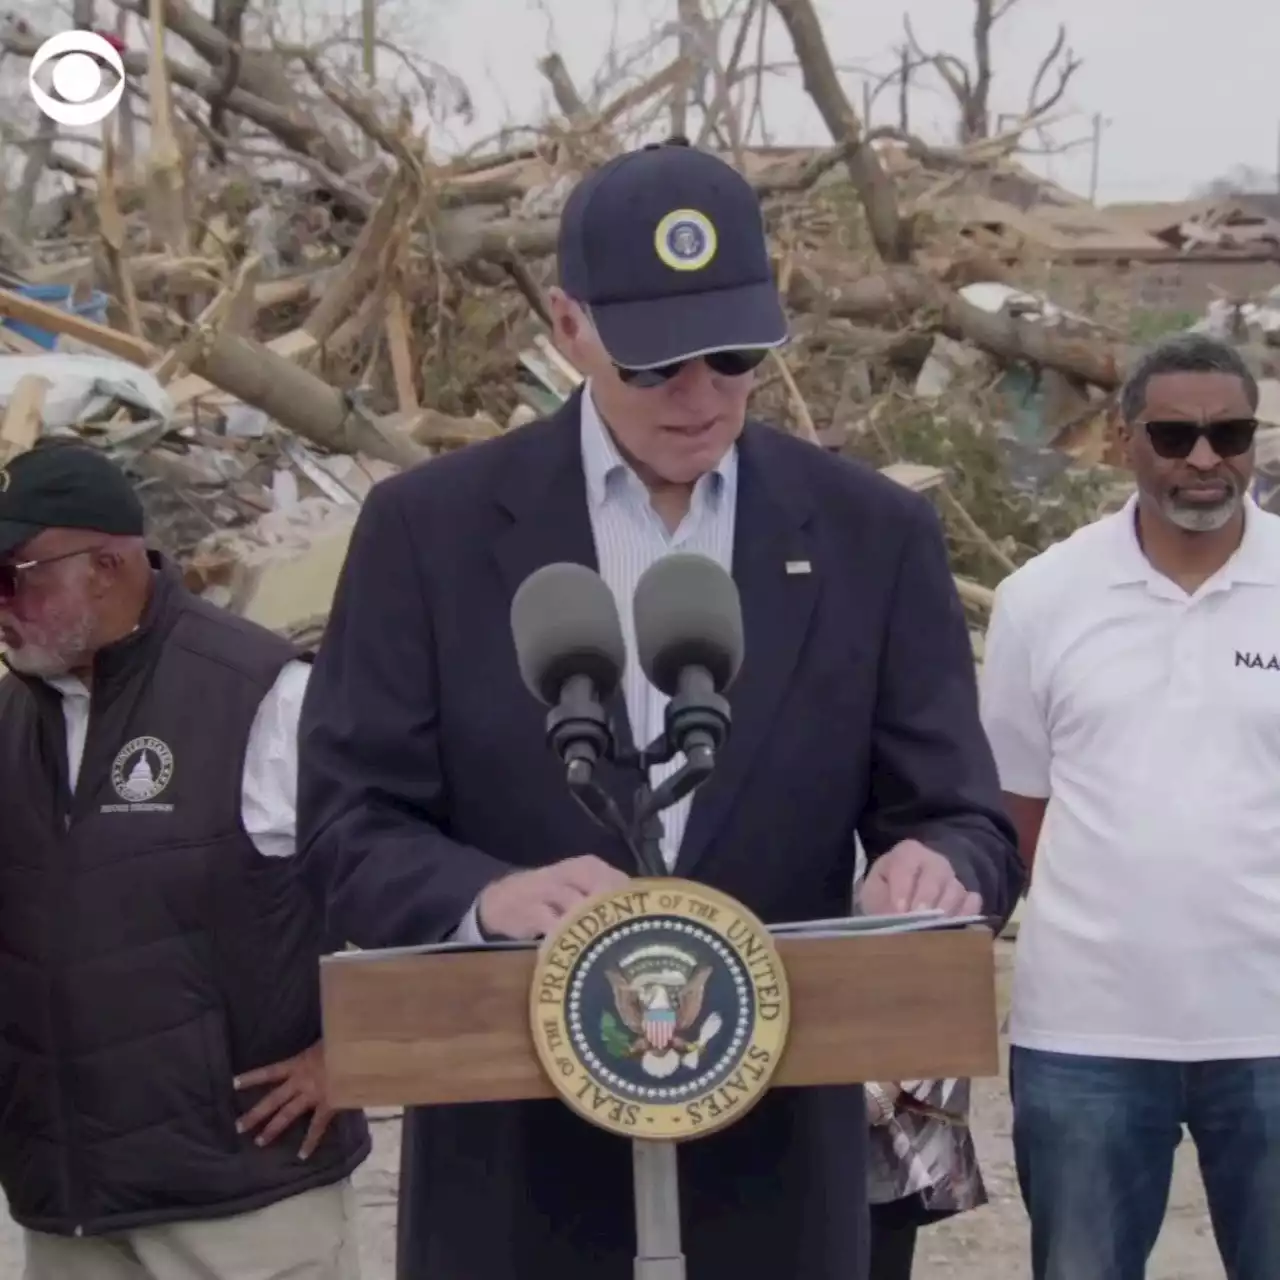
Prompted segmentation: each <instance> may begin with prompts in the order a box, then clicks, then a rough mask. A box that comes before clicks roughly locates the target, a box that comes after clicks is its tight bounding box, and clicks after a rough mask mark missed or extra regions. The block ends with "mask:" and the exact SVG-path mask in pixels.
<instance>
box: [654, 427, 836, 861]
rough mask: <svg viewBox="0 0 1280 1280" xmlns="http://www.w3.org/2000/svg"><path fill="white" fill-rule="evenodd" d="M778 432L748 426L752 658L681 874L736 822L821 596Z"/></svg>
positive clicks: (742, 567)
mask: <svg viewBox="0 0 1280 1280" xmlns="http://www.w3.org/2000/svg"><path fill="white" fill-rule="evenodd" d="M773 431H774V428H772V427H767V426H764V425H762V424H759V423H749V424H748V425H747V429H746V431H744V433H743V436H742V440H741V443H740V446H739V465H738V505H737V514H736V518H735V529H734V542H733V576H734V580H735V582H736V583H737V586H738V593H739V595H740V597H741V600H742V615H743V630H744V635H745V637H746V646H745V656H744V660H743V664H742V669H741V671H740V672H739V674H738V678H737V680H736V681H734V683H733V685H732V687H731V688H730V689H729V692H728V699H729V705H730V708H731V710H732V717H733V719H732V725H731V728H730V730H729V739H728V741H727V743H726V744H725V748H724V750H723V751H722V752H721V754H720V759H719V761H718V763H717V766H716V771H715V773H714V774H713V775H712V777H711V779H710V781H709V782H707V783H706V784H704V786H703V787H701V788H700V789H699V791H698V792H696V793H695V796H694V801H693V806H692V808H691V810H690V813H689V822H688V825H687V827H686V829H685V835H684V839H683V840H682V841H681V845H680V852H679V856H678V857H677V859H676V867H675V870H676V874H677V875H687V874H688V873H689V872H690V870H691V869H692V867H693V866H694V865H695V864H696V863H697V862H698V860H699V859H700V858H701V857H702V855H703V854H704V853H705V851H706V849H707V846H708V845H709V843H710V842H711V841H712V840H713V839H714V838H715V836H716V834H717V832H718V831H719V830H720V827H721V826H722V825H723V823H724V821H725V819H726V818H727V817H728V815H729V812H730V810H731V808H732V806H733V804H734V801H735V800H736V798H737V796H738V793H739V791H740V789H741V788H742V785H743V783H744V781H745V780H746V777H747V773H748V771H749V769H750V767H751V763H752V761H753V759H754V758H755V756H756V754H757V752H758V751H759V750H760V748H761V746H762V745H763V743H764V740H765V737H766V736H767V734H768V732H769V726H770V725H771V724H772V722H773V719H774V716H775V714H776V712H777V709H778V706H779V704H780V703H781V701H782V697H783V694H784V693H785V692H786V689H787V686H788V684H789V683H790V681H791V677H792V673H793V672H794V670H795V667H796V663H797V662H798V660H799V657H800V651H801V649H802V647H803V645H804V641H805V637H806V636H807V635H808V632H809V625H810V621H811V619H812V615H813V608H814V604H815V602H816V601H817V598H818V578H817V573H816V570H817V569H819V568H821V566H818V565H815V564H814V563H813V549H812V545H811V537H810V532H809V529H808V527H807V526H808V520H809V512H810V505H809V499H808V494H807V491H806V489H805V487H804V483H803V479H802V478H801V477H800V476H792V475H791V474H790V473H789V469H788V466H787V463H788V461H789V454H788V448H789V447H790V446H789V445H787V446H786V447H784V448H778V447H777V446H778V445H781V444H783V443H784V442H783V441H781V440H775V439H774V438H773V434H772V433H773ZM788 565H790V566H791V568H792V571H791V572H788ZM806 569H807V571H805V570H806Z"/></svg>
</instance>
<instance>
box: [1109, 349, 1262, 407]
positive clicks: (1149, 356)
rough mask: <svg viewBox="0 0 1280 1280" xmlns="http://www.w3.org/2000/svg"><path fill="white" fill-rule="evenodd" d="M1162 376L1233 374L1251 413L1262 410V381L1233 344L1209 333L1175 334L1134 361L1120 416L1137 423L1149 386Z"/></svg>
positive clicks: (1124, 388)
mask: <svg viewBox="0 0 1280 1280" xmlns="http://www.w3.org/2000/svg"><path fill="white" fill-rule="evenodd" d="M1162 373H1229V374H1233V375H1234V376H1235V377H1237V378H1239V379H1240V381H1241V382H1242V383H1243V384H1244V392H1245V395H1246V396H1247V397H1248V398H1249V411H1250V412H1251V413H1252V412H1255V411H1256V410H1257V408H1258V380H1257V378H1255V377H1254V376H1253V373H1252V371H1251V370H1250V369H1249V366H1248V365H1247V364H1246V363H1245V360H1244V357H1243V356H1242V355H1241V354H1240V352H1239V351H1238V350H1236V348H1235V347H1233V346H1232V345H1231V343H1229V342H1223V341H1222V340H1221V339H1220V338H1213V337H1210V336H1209V335H1208V334H1207V333H1194V332H1191V331H1188V332H1185V333H1175V334H1173V335H1171V336H1170V337H1168V338H1162V339H1161V340H1160V341H1159V342H1157V343H1156V344H1155V345H1154V346H1152V347H1148V348H1147V350H1146V351H1144V352H1143V353H1142V355H1140V356H1139V357H1138V359H1137V360H1135V361H1134V363H1133V366H1132V367H1131V368H1130V370H1129V372H1128V374H1127V375H1126V376H1125V380H1124V385H1123V386H1122V387H1121V388H1120V416H1121V417H1122V418H1123V419H1124V421H1125V422H1127V423H1134V422H1136V421H1137V420H1138V415H1139V414H1141V413H1142V410H1143V408H1144V407H1145V405H1146V403H1147V384H1148V383H1149V382H1150V381H1151V379H1152V378H1155V377H1158V376H1159V375H1160V374H1162Z"/></svg>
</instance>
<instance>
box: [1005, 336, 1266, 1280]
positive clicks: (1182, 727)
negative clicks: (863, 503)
mask: <svg viewBox="0 0 1280 1280" xmlns="http://www.w3.org/2000/svg"><path fill="white" fill-rule="evenodd" d="M1257 404H1258V387H1257V383H1256V382H1255V381H1254V379H1253V377H1252V375H1251V374H1250V372H1249V370H1248V368H1247V367H1246V366H1245V364H1244V363H1243V361H1242V360H1241V359H1240V356H1239V354H1238V353H1237V352H1236V351H1235V350H1234V349H1233V348H1231V347H1229V346H1226V345H1224V344H1222V343H1219V342H1217V341H1214V340H1212V339H1210V338H1208V337H1204V336H1200V335H1191V334H1188V335H1179V336H1178V337H1175V338H1172V339H1168V340H1166V341H1165V342H1164V343H1162V344H1160V345H1159V346H1157V347H1155V348H1154V349H1153V350H1151V351H1150V352H1148V353H1147V354H1146V355H1145V356H1144V357H1143V358H1142V359H1141V360H1139V361H1138V362H1137V364H1136V365H1135V366H1134V368H1133V371H1132V372H1131V374H1130V375H1129V378H1128V381H1127V383H1126V385H1125V387H1124V389H1123V391H1122V393H1121V402H1120V408H1121V414H1122V418H1123V421H1124V426H1123V433H1124V441H1125V446H1126V450H1127V453H1128V458H1129V461H1130V464H1131V466H1132V469H1133V472H1134V475H1135V478H1136V481H1137V492H1136V494H1135V496H1134V497H1133V498H1132V499H1131V500H1130V501H1129V503H1128V504H1127V505H1126V506H1125V508H1124V509H1123V510H1122V511H1121V512H1120V513H1119V514H1117V515H1112V516H1108V517H1106V518H1104V519H1101V520H1099V521H1097V522H1096V523H1094V524H1092V525H1089V526H1088V527H1086V528H1084V529H1082V530H1080V531H1079V532H1078V533H1076V534H1075V535H1073V536H1072V537H1070V538H1068V539H1067V540H1066V541H1065V542H1062V543H1060V544H1059V545H1057V546H1055V547H1052V548H1051V549H1050V550H1048V551H1046V552H1045V553H1044V554H1042V555H1040V556H1037V557H1036V558H1035V559H1034V560H1032V561H1031V562H1030V563H1028V564H1026V565H1024V566H1023V567H1022V568H1021V569H1019V570H1018V572H1016V573H1014V574H1013V575H1012V576H1010V577H1009V578H1008V579H1007V580H1006V581H1005V582H1004V583H1002V584H1001V586H1000V588H999V590H998V592H997V597H996V606H995V611H994V614H993V617H992V620H991V629H990V631H989V633H988V637H987V649H986V658H985V662H984V670H983V679H982V686H983V687H982V698H983V718H984V721H985V725H986V729H987V733H988V736H989V738H990V741H991V745H992V748H993V750H994V753H995V757H996V762H997V765H998V767H999V771H1000V778H1001V786H1002V788H1003V790H1004V791H1005V793H1006V795H1005V798H1006V802H1007V804H1008V806H1009V810H1010V815H1011V816H1012V817H1013V818H1014V820H1015V822H1016V824H1017V826H1018V829H1019V837H1020V844H1021V848H1022V852H1023V856H1024V858H1025V859H1026V861H1027V863H1028V865H1029V867H1031V868H1032V879H1031V888H1030V891H1029V898H1028V902H1027V913H1026V919H1025V921H1024V923H1023V924H1022V927H1021V933H1020V936H1019V940H1018V956H1017V968H1016V976H1015V980H1014V996H1013V1012H1012V1018H1011V1024H1010V1040H1011V1042H1012V1045H1013V1048H1012V1054H1011V1065H1010V1076H1011V1081H1010V1084H1011V1090H1012V1094H1013V1107H1014V1145H1015V1151H1016V1157H1017V1167H1018V1178H1019V1183H1020V1186H1021V1189H1022V1196H1023V1200H1024V1202H1025V1204H1026V1206H1027V1211H1028V1213H1029V1215H1030V1218H1031V1230H1032V1258H1033V1273H1034V1276H1035V1280H1141V1278H1142V1277H1143V1275H1144V1273H1145V1268H1146V1262H1147V1258H1148V1256H1149V1255H1150V1252H1151V1249H1152V1247H1153V1245H1154V1244H1155V1241H1156V1237H1157V1235H1158V1234H1159V1232H1160V1226H1161V1222H1162V1220H1163V1218H1164V1213H1165V1207H1166V1203H1167V1199H1168V1192H1169V1182H1170V1176H1171V1172H1172V1163H1173V1155H1174V1149H1175V1148H1176V1147H1177V1145H1178V1143H1179V1141H1180V1139H1181V1136H1182V1127H1183V1126H1184V1125H1185V1126H1186V1128H1187V1129H1188V1131H1189V1132H1190V1134H1191V1137H1192V1139H1193V1140H1194V1142H1195V1143H1196V1147H1197V1150H1198V1153H1199V1158H1200V1165H1201V1169H1202V1171H1203V1174H1204V1181H1205V1185H1206V1188H1207V1192H1208V1199H1209V1206H1210V1213H1211V1217H1212V1221H1213V1229H1214V1233H1215V1236H1216V1238H1217V1242H1218V1247H1219V1249H1220V1252H1221V1254H1222V1258H1223V1262H1224V1265H1225V1268H1226V1271H1227V1275H1228V1277H1229V1280H1278V1278H1280V519H1278V518H1277V517H1275V516H1272V515H1269V514H1267V513H1265V512H1263V511H1261V510H1260V509H1259V508H1258V507H1257V506H1256V505H1255V504H1254V503H1253V502H1252V501H1251V500H1250V498H1249V497H1248V490H1249V485H1250V480H1251V475H1252V470H1253V439H1254V433H1255V429H1256V423H1255V417H1254V415H1255V413H1256V410H1257Z"/></svg>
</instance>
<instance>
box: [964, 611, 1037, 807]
mask: <svg viewBox="0 0 1280 1280" xmlns="http://www.w3.org/2000/svg"><path fill="white" fill-rule="evenodd" d="M979 692H980V696H981V706H982V725H983V728H984V729H985V730H986V734H987V741H988V742H990V744H991V751H992V754H993V755H994V756H995V761H996V770H997V772H998V773H999V775H1000V787H1001V789H1002V790H1004V791H1007V792H1009V793H1010V794H1012V795H1017V796H1027V797H1028V798H1030V799H1034V800H1047V799H1048V797H1049V772H1050V764H1051V759H1052V753H1051V749H1050V742H1049V727H1048V724H1047V723H1046V719H1045V714H1044V705H1043V699H1042V698H1041V697H1040V695H1039V692H1038V691H1037V689H1036V687H1035V683H1034V679H1033V668H1032V661H1031V647H1030V644H1029V643H1028V638H1027V634H1026V630H1025V629H1024V627H1023V625H1022V620H1021V619H1020V618H1019V617H1017V615H1016V612H1015V611H1013V610H1011V609H1010V608H1009V600H1008V597H1007V594H1006V593H1005V592H1003V591H1001V590H997V592H996V602H995V605H994V607H993V608H992V611H991V624H990V626H989V627H988V628H987V636H986V644H985V649H984V653H983V659H982V673H981V676H980V678H979Z"/></svg>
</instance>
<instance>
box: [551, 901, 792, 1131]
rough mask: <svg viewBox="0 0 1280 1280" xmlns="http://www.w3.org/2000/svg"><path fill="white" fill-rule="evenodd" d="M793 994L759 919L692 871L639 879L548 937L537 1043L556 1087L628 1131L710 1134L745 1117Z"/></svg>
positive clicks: (763, 1083) (775, 1058)
mask: <svg viewBox="0 0 1280 1280" xmlns="http://www.w3.org/2000/svg"><path fill="white" fill-rule="evenodd" d="M790 1009H791V1003H790V995H789V991H788V988H787V978H786V973H785V971H784V969H783V967H782V960H781V958H780V957H779V955H778V951H777V948H776V947H775V946H774V942H773V939H772V937H771V936H770V935H769V931H768V930H767V929H766V928H765V926H764V925H763V924H762V923H761V922H760V921H759V920H757V919H756V917H755V916H754V915H752V914H751V912H749V911H748V910H747V909H746V908H745V907H743V906H742V905H740V904H739V903H737V902H735V901H734V900H733V899H732V898H730V897H728V896H726V895H725V894H722V893H719V892H718V891H716V890H714V889H710V888H708V887H707V886H705V885H701V884H695V883H693V882H692V881H687V880H675V879H673V880H633V881H632V882H631V883H630V884H628V885H627V886H626V887H625V888H623V889H619V890H617V891H615V892H612V893H609V894H606V895H603V896H601V897H598V898H595V899H592V900H590V901H588V902H586V903H584V904H583V905H582V907H580V908H579V909H578V910H577V911H575V912H574V913H572V914H571V915H570V916H568V917H566V918H565V921H564V923H563V924H562V925H561V927H560V928H559V930H557V932H556V933H554V934H551V935H549V936H548V937H547V939H546V940H545V942H544V943H543V945H542V947H541V949H540V952H539V956H538V964H537V968H536V970H535V973H534V978H533V984H532V987H531V991H530V1020H531V1026H532V1031H533V1040H534V1045H535V1048H536V1050H537V1053H538V1058H539V1060H540V1061H541V1063H542V1066H543V1069H544V1070H545V1071H546V1073H547V1075H548V1077H549V1078H550V1080H551V1083H552V1085H553V1086H554V1087H555V1089H556V1092H557V1093H558V1094H559V1095H560V1097H561V1098H562V1099H563V1100H564V1101H565V1102H566V1103H567V1104H568V1105H569V1106H570V1107H571V1108H572V1109H573V1110H574V1111H576V1112H577V1113H578V1114H579V1115H580V1116H582V1117H583V1118H584V1119H586V1120H588V1121H590V1122H591V1123H592V1124H594V1125H597V1126H598V1127H600V1128H602V1129H606V1130H608V1131H609V1132H611V1133H615V1134H619V1135H621V1136H624V1137H629V1138H641V1139H652V1140H675V1141H679V1140H683V1139H688V1138H698V1137H703V1136H705V1135H706V1134H710V1133H714V1132H715V1131H716V1130H718V1129H722V1128H724V1127H725V1126H727V1125H730V1124H733V1123H734V1122H735V1121H737V1120H739V1119H741V1118H742V1117H743V1116H744V1115H745V1114H746V1113H747V1111H748V1110H750V1108H751V1107H752V1106H753V1105H754V1104H755V1103H756V1102H758V1101H759V1100H760V1098H761V1097H762V1096H763V1095H764V1093H765V1091H766V1090H767V1089H768V1087H769V1082H770V1080H771V1079H772V1077H773V1074H774V1072H775V1071H776V1070H777V1067H778V1063H779V1061H780V1060H781V1057H782V1051H783V1048H784V1047H785V1045H786V1039H787V1030H788V1027H789V1025H790Z"/></svg>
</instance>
